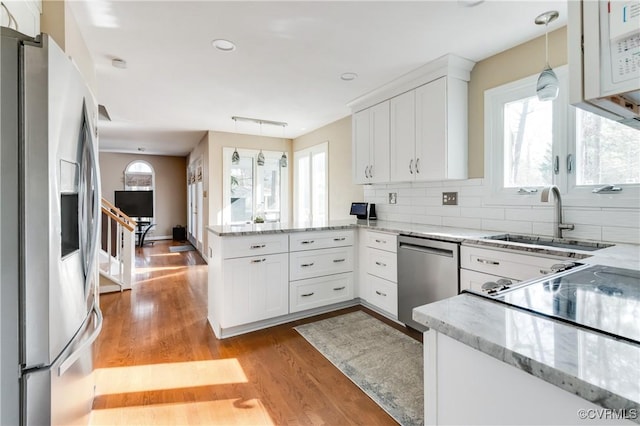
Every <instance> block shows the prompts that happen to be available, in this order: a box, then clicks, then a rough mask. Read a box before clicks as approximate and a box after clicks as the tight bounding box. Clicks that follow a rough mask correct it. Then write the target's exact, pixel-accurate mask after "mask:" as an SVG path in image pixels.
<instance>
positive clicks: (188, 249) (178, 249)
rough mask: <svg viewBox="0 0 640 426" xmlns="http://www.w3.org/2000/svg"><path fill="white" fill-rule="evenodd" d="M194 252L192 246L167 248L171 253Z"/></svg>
mask: <svg viewBox="0 0 640 426" xmlns="http://www.w3.org/2000/svg"><path fill="white" fill-rule="evenodd" d="M192 250H195V248H194V247H193V246H192V245H188V246H171V247H169V251H170V252H171V253H178V252H181V251H192Z"/></svg>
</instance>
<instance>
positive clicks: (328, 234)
mask: <svg viewBox="0 0 640 426" xmlns="http://www.w3.org/2000/svg"><path fill="white" fill-rule="evenodd" d="M289 242H290V245H291V251H303V250H316V249H323V248H331V247H344V246H352V245H353V230H352V229H345V230H342V231H320V232H294V233H292V234H290V236H289Z"/></svg>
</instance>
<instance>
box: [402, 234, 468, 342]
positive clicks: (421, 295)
mask: <svg viewBox="0 0 640 426" xmlns="http://www.w3.org/2000/svg"><path fill="white" fill-rule="evenodd" d="M459 250H460V245H459V244H457V243H449V242H444V241H438V240H432V239H428V238H419V237H409V236H405V235H400V236H399V237H398V320H399V321H400V322H403V323H404V324H406V325H407V326H408V327H411V328H414V329H416V330H420V331H424V330H426V327H424V326H423V325H421V324H419V323H417V322H415V321H414V320H413V318H412V311H413V308H415V307H416V306H421V305H425V304H427V303H431V302H436V301H438V300H442V299H446V298H447V297H452V296H455V295H457V294H458V292H459V288H460V279H459V265H460V255H459Z"/></svg>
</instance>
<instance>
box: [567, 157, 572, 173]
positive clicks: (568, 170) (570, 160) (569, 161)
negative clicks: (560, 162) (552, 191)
mask: <svg viewBox="0 0 640 426" xmlns="http://www.w3.org/2000/svg"><path fill="white" fill-rule="evenodd" d="M567 173H573V155H571V154H569V155H567Z"/></svg>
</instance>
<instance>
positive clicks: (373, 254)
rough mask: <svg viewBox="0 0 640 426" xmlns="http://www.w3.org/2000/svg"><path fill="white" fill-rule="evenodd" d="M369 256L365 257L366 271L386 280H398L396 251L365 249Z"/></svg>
mask: <svg viewBox="0 0 640 426" xmlns="http://www.w3.org/2000/svg"><path fill="white" fill-rule="evenodd" d="M367 250H368V252H369V256H368V259H367V273H369V274H371V275H375V276H377V277H380V278H384V279H385V280H388V281H393V282H398V258H397V254H396V253H390V252H388V251H383V250H378V249H374V248H369V249H367Z"/></svg>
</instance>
